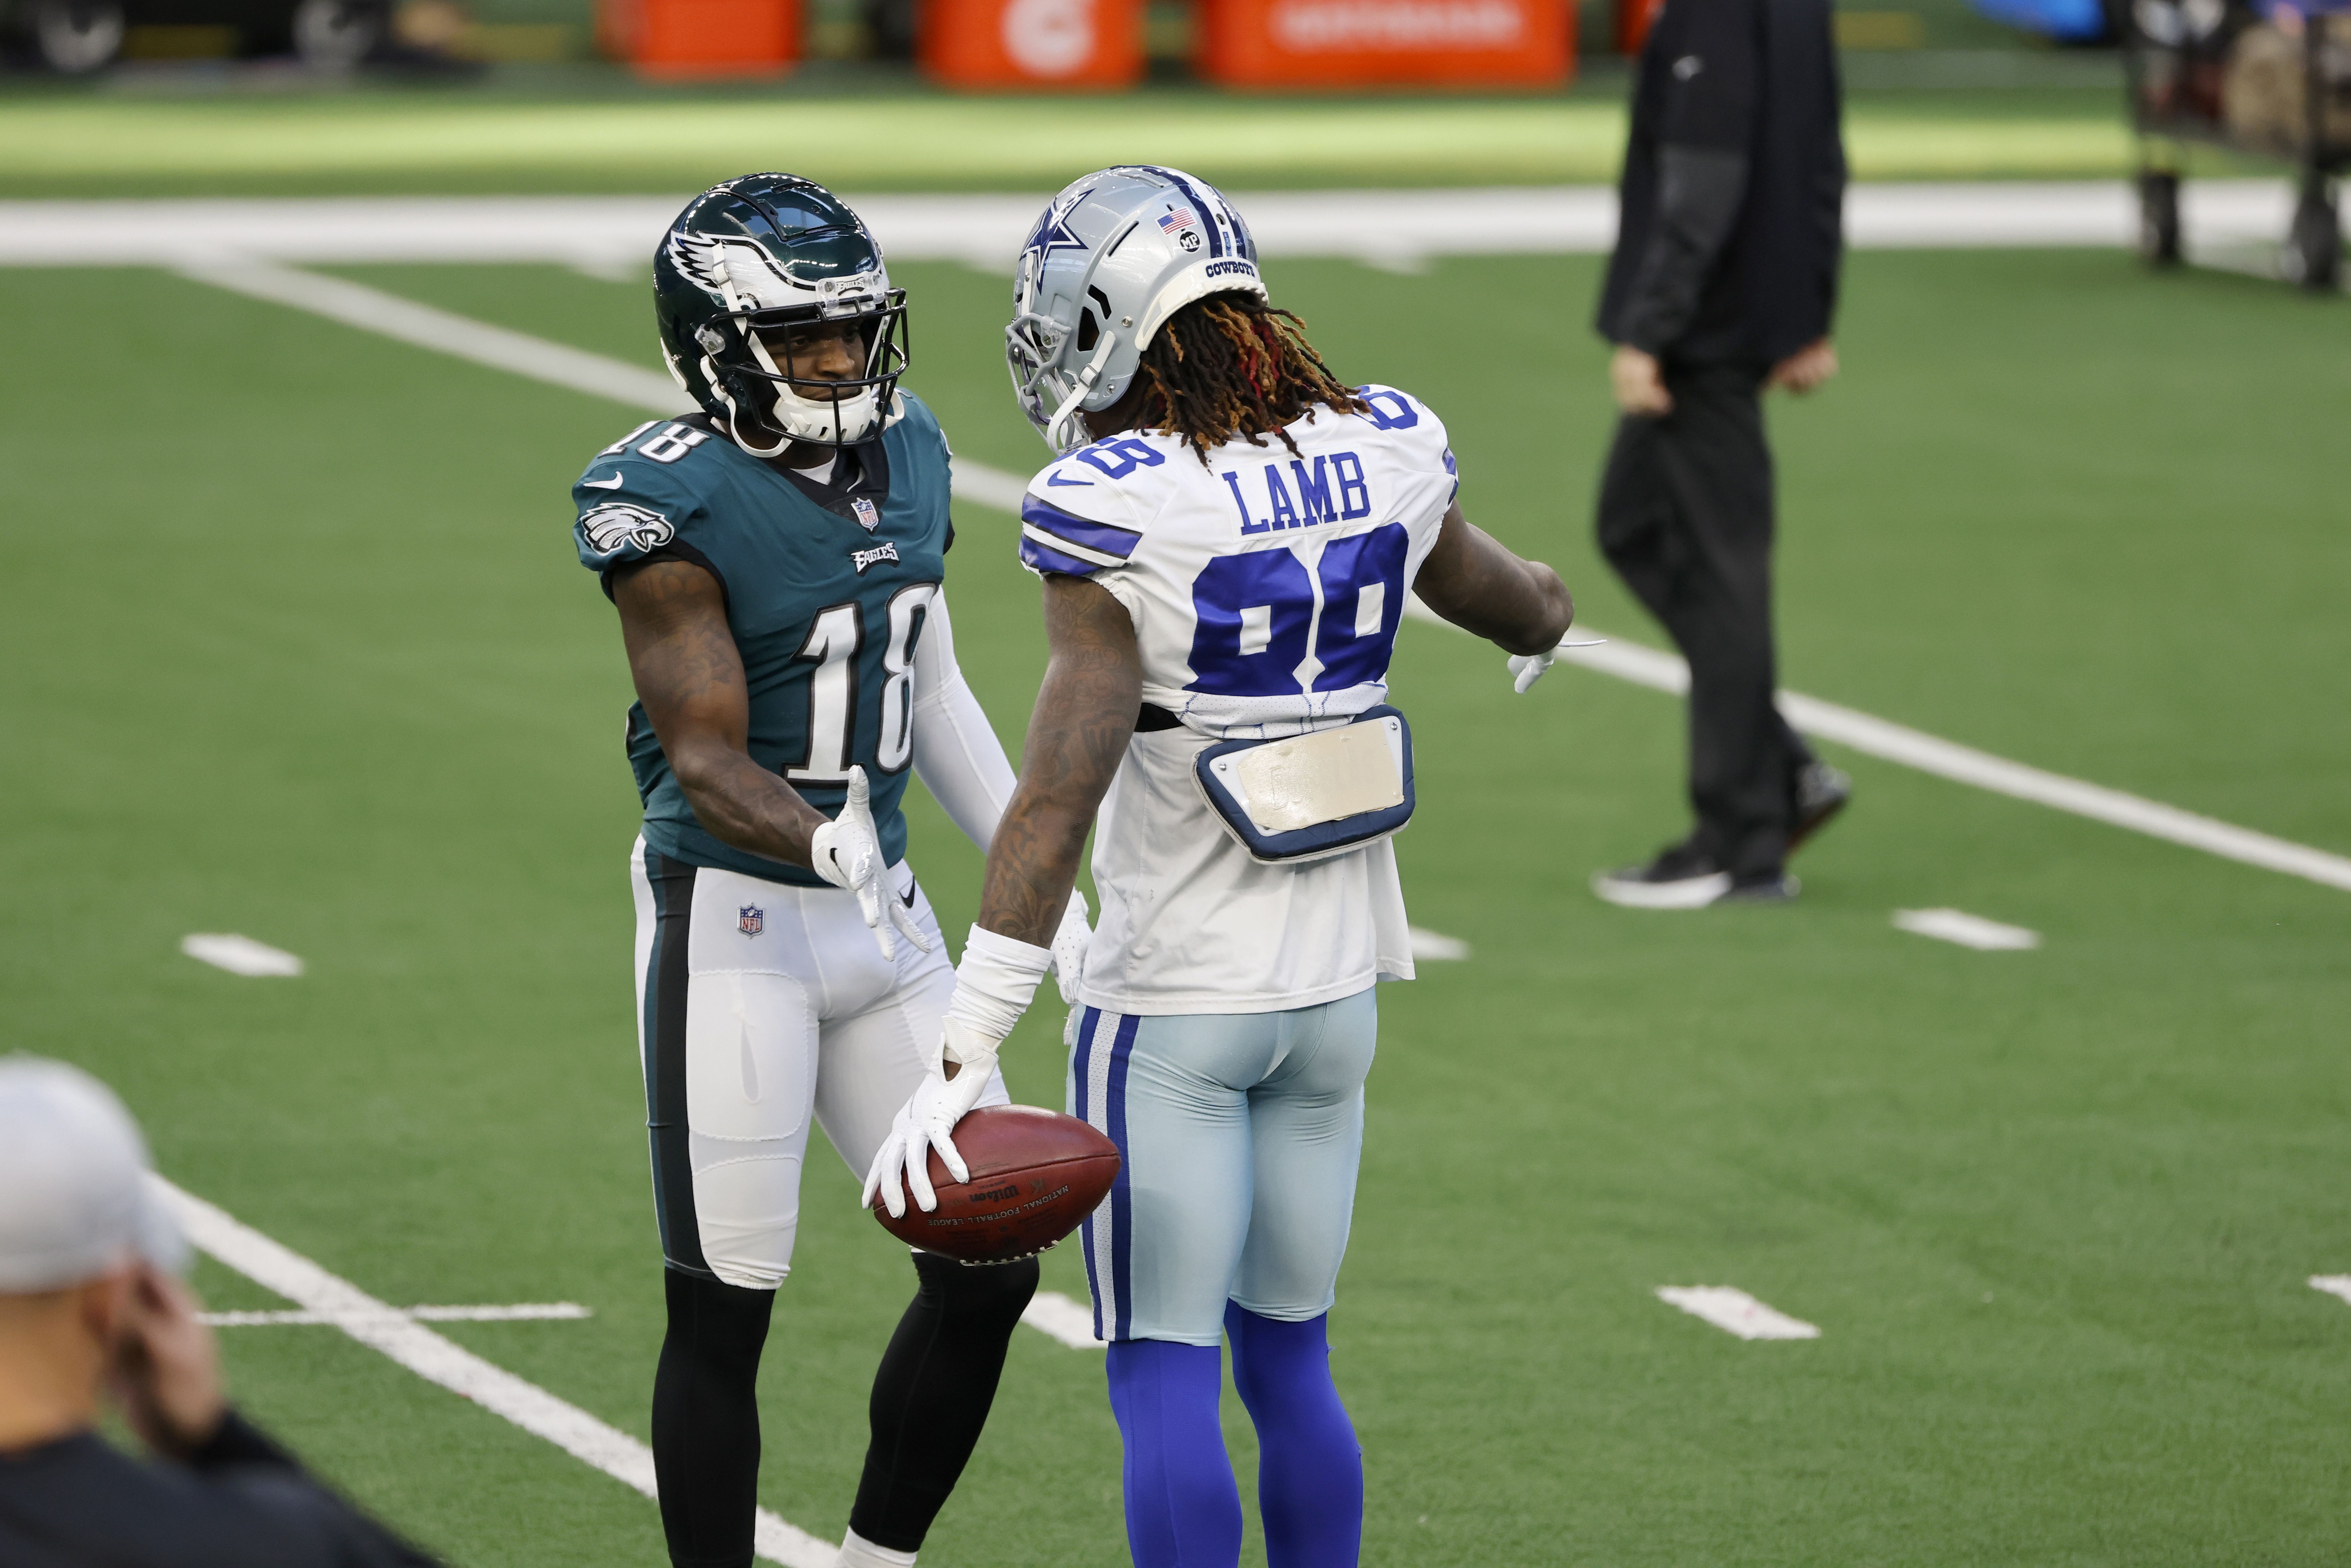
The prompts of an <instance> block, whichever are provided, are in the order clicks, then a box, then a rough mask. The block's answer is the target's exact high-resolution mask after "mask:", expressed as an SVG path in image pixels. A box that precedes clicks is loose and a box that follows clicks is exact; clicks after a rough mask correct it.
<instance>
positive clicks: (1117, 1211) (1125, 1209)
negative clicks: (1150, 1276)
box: [1103, 1013, 1143, 1340]
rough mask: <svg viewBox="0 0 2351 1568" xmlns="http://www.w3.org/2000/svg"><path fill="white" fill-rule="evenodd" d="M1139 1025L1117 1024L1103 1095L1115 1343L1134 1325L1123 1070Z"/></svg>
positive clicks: (1130, 1159)
mask: <svg viewBox="0 0 2351 1568" xmlns="http://www.w3.org/2000/svg"><path fill="white" fill-rule="evenodd" d="M1142 1021H1143V1020H1142V1019H1138V1018H1136V1017H1135V1016H1134V1014H1132V1013H1130V1014H1128V1015H1127V1016H1126V1017H1124V1018H1123V1019H1119V1020H1118V1034H1117V1037H1116V1038H1115V1039H1114V1040H1113V1042H1112V1044H1111V1048H1110V1050H1111V1055H1110V1088H1109V1091H1108V1092H1106V1093H1105V1094H1104V1095H1103V1099H1104V1100H1105V1101H1107V1102H1108V1104H1107V1107H1106V1108H1107V1109H1108V1110H1109V1112H1110V1127H1109V1133H1110V1141H1111V1142H1112V1143H1113V1144H1116V1145H1118V1179H1117V1180H1115V1181H1113V1183H1111V1188H1110V1277H1111V1289H1112V1293H1113V1297H1114V1299H1115V1301H1116V1303H1117V1308H1118V1312H1117V1317H1116V1319H1115V1321H1116V1322H1117V1324H1118V1332H1117V1333H1114V1334H1112V1335H1111V1336H1110V1337H1111V1338H1113V1339H1117V1340H1123V1339H1125V1338H1126V1336H1127V1330H1128V1329H1129V1328H1130V1327H1131V1326H1132V1325H1133V1323H1134V1301H1133V1297H1132V1292H1133V1291H1134V1273H1133V1260H1132V1258H1131V1256H1130V1254H1131V1253H1132V1251H1133V1245H1132V1243H1133V1233H1134V1197H1133V1195H1132V1194H1131V1193H1130V1191H1129V1190H1128V1181H1129V1177H1128V1175H1127V1173H1128V1172H1129V1171H1130V1170H1132V1169H1133V1168H1134V1155H1133V1154H1132V1153H1130V1152H1129V1151H1128V1149H1127V1146H1126V1069H1127V1063H1128V1061H1129V1060H1130V1058H1132V1056H1133V1055H1134V1026H1135V1025H1136V1024H1138V1023H1140V1022H1142Z"/></svg>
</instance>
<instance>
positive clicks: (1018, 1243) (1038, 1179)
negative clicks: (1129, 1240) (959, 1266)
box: [873, 1105, 1118, 1263]
mask: <svg viewBox="0 0 2351 1568" xmlns="http://www.w3.org/2000/svg"><path fill="white" fill-rule="evenodd" d="M955 1142H956V1150H957V1152H958V1153H960V1154H961V1155H963V1159H964V1165H965V1166H966V1167H967V1168H968V1169H969V1170H970V1172H971V1179H970V1180H969V1181H962V1182H959V1181H951V1180H949V1179H948V1177H947V1168H946V1166H945V1165H943V1164H941V1163H940V1161H939V1155H938V1151H937V1150H935V1149H934V1150H932V1151H931V1153H930V1167H929V1168H930V1177H931V1186H932V1187H933V1189H934V1190H935V1191H936V1192H937V1194H938V1199H939V1206H938V1207H936V1208H935V1209H932V1210H931V1211H930V1212H929V1213H927V1214H925V1212H924V1211H923V1209H922V1207H921V1206H920V1205H918V1204H917V1203H915V1201H914V1194H913V1193H911V1192H910V1193H908V1194H907V1195H906V1213H905V1217H904V1218H900V1219H893V1218H891V1215H890V1210H889V1207H887V1206H886V1205H885V1204H883V1201H882V1197H881V1195H880V1194H878V1193H877V1194H875V1195H874V1198H873V1217H874V1218H876V1219H879V1220H880V1221H881V1222H882V1228H883V1229H884V1230H887V1231H888V1232H889V1233H890V1234H891V1235H893V1236H894V1237H896V1238H897V1239H899V1240H901V1241H904V1242H905V1243H906V1244H907V1245H908V1246H910V1247H919V1248H921V1249H923V1250H924V1251H925V1252H935V1253H937V1254H939V1256H941V1257H943V1258H953V1259H955V1260H956V1261H957V1262H961V1263H1009V1262H1011V1261H1012V1260H1014V1259H1016V1258H1028V1257H1031V1256H1033V1255H1035V1254H1036V1253H1039V1252H1042V1251H1043V1250H1044V1249H1046V1248H1048V1247H1050V1246H1051V1245H1053V1243H1055V1242H1056V1241H1059V1240H1060V1239H1061V1238H1062V1237H1064V1236H1067V1235H1068V1234H1069V1233H1070V1232H1071V1231H1072V1230H1075V1229H1076V1228H1078V1227H1079V1226H1080V1225H1081V1223H1083V1222H1084V1220H1085V1218H1086V1216H1087V1215H1089V1214H1092V1212H1093V1211H1094V1208H1095V1206H1096V1205H1098V1204H1100V1203H1101V1202H1102V1199H1103V1198H1104V1197H1106V1196H1108V1195H1109V1192H1110V1185H1111V1183H1112V1182H1113V1180H1115V1179H1116V1178H1117V1176H1118V1145H1115V1144H1113V1143H1112V1142H1111V1141H1110V1139H1109V1138H1107V1137H1105V1136H1103V1135H1102V1134H1101V1133H1100V1132H1098V1131H1096V1130H1095V1129H1094V1128H1092V1127H1090V1126H1088V1125H1087V1124H1085V1123H1083V1122H1081V1121H1079V1120H1078V1119H1077V1118H1076V1117H1075V1116H1064V1115H1062V1114H1061V1113H1060V1112H1059V1111H1048V1110H1045V1109H1044V1108H1043V1107H1041V1106H1037V1105H983V1106H981V1107H980V1108H979V1109H978V1110H977V1111H974V1112H973V1113H971V1114H969V1115H967V1116H966V1117H965V1118H964V1119H963V1120H962V1121H960V1122H958V1123H956V1130H955Z"/></svg>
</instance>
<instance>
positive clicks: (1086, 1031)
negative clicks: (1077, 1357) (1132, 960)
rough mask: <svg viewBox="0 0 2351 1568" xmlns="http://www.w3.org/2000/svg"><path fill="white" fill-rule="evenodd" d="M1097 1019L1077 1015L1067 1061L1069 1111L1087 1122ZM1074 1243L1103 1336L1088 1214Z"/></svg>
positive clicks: (1097, 1334) (1092, 1012)
mask: <svg viewBox="0 0 2351 1568" xmlns="http://www.w3.org/2000/svg"><path fill="white" fill-rule="evenodd" d="M1101 1022H1102V1009H1100V1008H1088V1009H1086V1010H1085V1011H1084V1012H1082V1013H1081V1014H1080V1015H1079V1017H1078V1044H1077V1050H1076V1051H1074V1052H1073V1053H1072V1059H1071V1063H1070V1085H1071V1088H1070V1113H1071V1115H1073V1116H1075V1117H1076V1118H1077V1119H1078V1120H1079V1121H1081V1122H1088V1123H1091V1122H1092V1120H1093V1116H1092V1110H1093V1107H1092V1106H1091V1105H1089V1104H1088V1103H1087V1098H1088V1096H1087V1091H1088V1090H1089V1088H1091V1087H1092V1076H1093V1071H1092V1070H1093V1054H1094V1028H1095V1026H1096V1025H1097V1024H1099V1023H1101ZM1124 1158H1125V1156H1124V1155H1121V1156H1120V1159H1121V1161H1122V1163H1123V1161H1124ZM1078 1243H1079V1245H1080V1246H1081V1248H1082V1249H1084V1252H1085V1255H1086V1293H1087V1294H1089V1295H1091V1296H1092V1297H1093V1302H1094V1338H1096V1339H1106V1338H1107V1337H1108V1336H1107V1335H1105V1334H1104V1333H1102V1276H1101V1274H1100V1273H1099V1272H1098V1271H1097V1270H1096V1268H1095V1264H1094V1221H1093V1217H1092V1215H1088V1216H1087V1217H1086V1221H1085V1223H1084V1224H1083V1225H1081V1226H1079V1227H1078Z"/></svg>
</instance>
